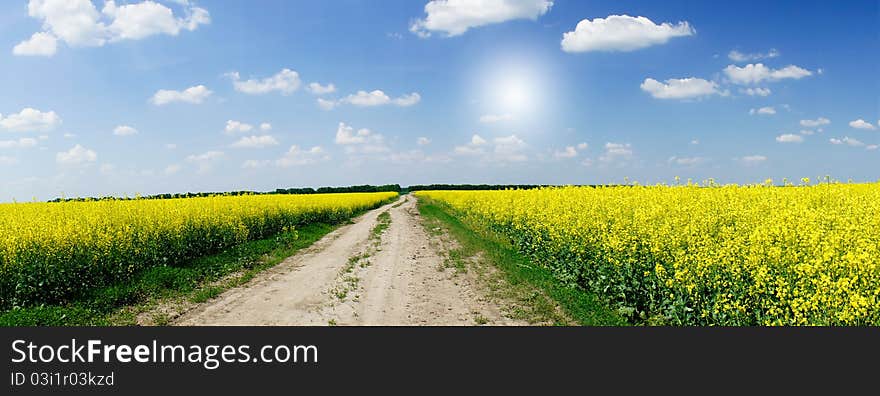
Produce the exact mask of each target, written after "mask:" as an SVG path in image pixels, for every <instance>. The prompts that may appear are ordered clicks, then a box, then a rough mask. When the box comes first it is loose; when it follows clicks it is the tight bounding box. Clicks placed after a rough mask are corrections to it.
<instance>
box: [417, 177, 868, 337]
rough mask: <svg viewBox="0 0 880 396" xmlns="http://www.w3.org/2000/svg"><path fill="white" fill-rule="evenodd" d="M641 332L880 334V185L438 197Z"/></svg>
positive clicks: (518, 192)
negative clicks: (840, 329)
mask: <svg viewBox="0 0 880 396" xmlns="http://www.w3.org/2000/svg"><path fill="white" fill-rule="evenodd" d="M417 195H418V196H420V197H428V198H430V199H433V200H436V201H438V202H441V203H445V205H447V206H448V207H449V208H451V209H452V212H453V213H454V214H458V215H460V216H461V217H463V218H464V219H465V220H466V221H467V222H468V223H469V224H471V225H474V226H477V227H478V228H482V229H487V230H491V231H493V232H495V233H497V234H500V235H502V236H504V237H506V238H508V239H509V240H510V241H512V243H513V244H514V245H515V246H516V247H517V248H518V249H519V250H520V251H522V252H523V253H525V254H528V255H530V256H531V257H533V258H534V259H535V260H536V261H538V262H540V263H541V264H543V265H545V266H546V267H548V268H549V269H550V270H551V271H553V272H554V273H555V274H556V275H557V276H558V277H559V279H560V280H561V281H563V282H570V283H576V284H578V285H580V286H581V287H584V288H586V289H588V290H590V291H592V292H594V293H596V294H598V295H600V296H602V297H604V298H606V299H607V300H608V302H609V303H610V304H612V306H613V307H614V308H617V309H618V310H619V312H621V313H623V314H624V315H626V316H628V317H629V318H630V320H632V321H633V322H636V323H651V324H692V325H706V324H712V325H880V184H878V183H874V184H835V183H824V184H818V185H812V186H810V185H802V186H788V187H774V186H771V185H769V184H768V185H750V186H736V185H728V186H718V185H713V186H709V187H700V186H696V185H686V186H617V187H596V188H593V187H563V188H541V189H536V190H506V191H426V192H419V193H417Z"/></svg>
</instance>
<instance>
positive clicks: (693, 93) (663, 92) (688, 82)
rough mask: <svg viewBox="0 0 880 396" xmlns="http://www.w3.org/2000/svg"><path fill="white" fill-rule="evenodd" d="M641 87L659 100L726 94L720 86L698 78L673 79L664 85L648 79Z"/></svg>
mask: <svg viewBox="0 0 880 396" xmlns="http://www.w3.org/2000/svg"><path fill="white" fill-rule="evenodd" d="M640 87H641V88H642V91H645V92H647V93H649V94H651V96H652V97H654V98H657V99H693V98H699V97H704V96H710V95H716V94H717V95H723V94H724V93H723V92H721V91H719V90H718V84H716V83H714V82H712V81H707V80H704V79H702V78H696V77H689V78H681V79H678V78H671V79H668V80H666V81H665V82H662V83H661V82H660V81H657V80H655V79H653V78H646V79H645V81H644V82H642V85H641V86H640Z"/></svg>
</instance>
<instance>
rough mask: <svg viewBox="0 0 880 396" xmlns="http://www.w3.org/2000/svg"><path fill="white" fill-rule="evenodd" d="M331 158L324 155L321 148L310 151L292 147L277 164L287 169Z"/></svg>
mask: <svg viewBox="0 0 880 396" xmlns="http://www.w3.org/2000/svg"><path fill="white" fill-rule="evenodd" d="M329 159H330V157H329V156H327V154H326V153H324V149H322V148H321V146H314V147H312V148H310V149H308V150H303V149H300V148H299V146H297V145H293V146H290V149H289V150H287V152H286V153H284V156H283V157H281V158H280V159H278V160H277V161H275V164H276V165H278V166H280V167H282V168H287V167H291V166H301V165H309V164H314V163H316V162H318V161H326V160H329Z"/></svg>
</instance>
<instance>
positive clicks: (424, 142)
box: [416, 136, 431, 146]
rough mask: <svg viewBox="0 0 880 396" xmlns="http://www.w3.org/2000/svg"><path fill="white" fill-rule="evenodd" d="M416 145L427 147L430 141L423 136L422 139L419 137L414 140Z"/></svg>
mask: <svg viewBox="0 0 880 396" xmlns="http://www.w3.org/2000/svg"><path fill="white" fill-rule="evenodd" d="M416 144H418V145H419V146H427V145H429V144H431V139H428V138H426V137H424V136H423V137H420V138H418V139H417V140H416Z"/></svg>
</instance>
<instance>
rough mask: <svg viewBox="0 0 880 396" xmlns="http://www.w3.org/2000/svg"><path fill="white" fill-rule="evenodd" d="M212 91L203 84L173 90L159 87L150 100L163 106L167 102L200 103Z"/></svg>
mask: <svg viewBox="0 0 880 396" xmlns="http://www.w3.org/2000/svg"><path fill="white" fill-rule="evenodd" d="M213 93H214V92H213V91H211V90H210V89H208V87H206V86H204V85H196V86H194V87H189V88H187V89H185V90H183V91H174V90H170V89H160V90H158V91H156V93H155V94H154V95H153V97H152V98H151V99H150V101H151V102H152V103H153V104H154V105H156V106H163V105H166V104H169V103H177V102H180V103H191V104H200V103H202V102H204V101H205V99H207V98H208V97H209V96H211V94H213Z"/></svg>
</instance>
